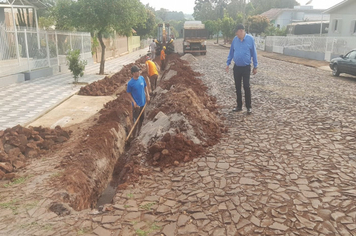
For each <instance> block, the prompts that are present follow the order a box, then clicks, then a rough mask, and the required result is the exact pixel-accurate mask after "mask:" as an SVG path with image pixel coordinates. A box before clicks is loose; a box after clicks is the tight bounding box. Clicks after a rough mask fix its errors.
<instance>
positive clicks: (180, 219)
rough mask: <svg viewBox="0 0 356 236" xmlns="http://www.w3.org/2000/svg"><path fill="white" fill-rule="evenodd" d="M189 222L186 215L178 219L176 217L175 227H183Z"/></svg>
mask: <svg viewBox="0 0 356 236" xmlns="http://www.w3.org/2000/svg"><path fill="white" fill-rule="evenodd" d="M189 220H190V217H189V216H187V215H183V214H182V215H180V216H179V217H178V222H177V225H178V227H181V226H183V225H186V223H187V222H188V221H189Z"/></svg>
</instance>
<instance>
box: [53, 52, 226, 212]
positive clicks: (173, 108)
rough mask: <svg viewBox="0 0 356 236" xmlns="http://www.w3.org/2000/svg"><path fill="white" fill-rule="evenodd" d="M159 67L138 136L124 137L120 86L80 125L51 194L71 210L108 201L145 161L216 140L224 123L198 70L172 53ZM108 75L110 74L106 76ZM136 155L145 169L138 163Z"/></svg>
mask: <svg viewBox="0 0 356 236" xmlns="http://www.w3.org/2000/svg"><path fill="white" fill-rule="evenodd" d="M129 72H130V68H129V66H127V67H124V69H123V71H121V72H119V73H118V74H117V75H116V79H117V80H118V81H119V82H117V84H118V85H119V87H121V86H122V85H124V84H125V82H122V81H126V80H127V77H128V76H127V75H128V73H129ZM161 73H162V76H161V79H159V80H158V81H157V82H159V83H158V85H160V87H161V88H160V89H159V90H157V91H156V92H155V94H156V95H155V96H153V97H152V99H151V102H150V103H149V106H147V107H146V110H145V113H146V115H145V122H144V123H145V124H146V123H148V122H151V124H150V125H147V126H146V125H144V126H142V128H141V132H140V133H142V137H141V136H140V140H138V139H137V138H135V139H134V138H130V139H131V140H130V139H129V140H128V142H125V139H126V136H127V134H128V132H129V131H130V130H128V129H131V127H132V125H133V124H132V113H131V109H132V108H131V107H132V105H131V101H130V100H129V99H128V98H127V96H128V95H127V93H125V92H126V91H122V92H120V94H116V96H117V97H118V98H117V99H115V100H112V101H110V102H108V103H107V104H105V109H102V110H101V111H100V115H99V116H98V118H97V119H96V120H94V121H95V123H94V125H93V126H90V128H89V129H88V130H87V131H85V138H84V140H80V141H79V142H78V145H77V146H76V147H75V148H74V149H75V153H73V154H71V155H68V156H66V158H64V160H63V164H62V165H61V167H62V168H63V169H65V172H64V173H63V175H62V177H61V178H59V179H58V182H59V183H60V184H61V187H62V188H63V191H61V192H59V193H58V194H57V195H56V196H57V200H58V201H61V202H65V203H68V204H69V205H70V206H71V207H72V208H73V209H74V210H77V211H80V210H84V209H88V208H92V209H99V210H101V209H103V206H104V205H106V204H112V203H113V199H114V197H115V195H116V194H117V192H118V190H122V189H125V187H126V186H127V185H128V184H130V183H134V182H136V181H138V180H139V179H140V176H143V175H146V174H147V173H149V172H147V171H149V170H148V169H149V168H150V166H155V167H160V168H166V167H169V166H173V167H174V166H177V165H179V164H180V163H184V162H189V161H192V160H193V159H194V158H196V157H199V156H201V155H202V154H203V153H204V152H205V150H206V147H208V146H213V145H215V144H217V143H218V142H219V139H220V138H221V135H222V133H224V132H225V128H224V126H223V125H222V124H221V122H220V120H219V118H218V117H217V114H218V113H217V109H218V107H217V106H216V98H214V97H211V96H210V95H208V94H207V87H206V86H205V85H204V84H203V82H202V80H200V79H197V78H196V76H200V74H199V73H197V72H194V71H193V70H192V69H191V67H190V66H189V64H188V63H187V62H185V61H184V59H183V60H181V59H180V57H179V56H178V55H172V63H171V64H168V66H167V68H166V69H165V70H164V72H161ZM113 78H115V75H114V76H112V77H110V78H109V79H113ZM109 79H107V80H103V81H102V83H96V84H93V85H92V87H88V88H87V90H84V91H89V92H90V93H91V94H80V95H93V93H95V95H99V96H101V95H103V94H101V91H103V90H102V89H101V88H104V90H105V88H107V87H108V84H112V81H110V80H109ZM161 80H163V81H161ZM95 86H96V87H95ZM109 87H110V86H109ZM158 88H159V87H157V89H158ZM115 89H117V87H116V88H115ZM168 91H169V92H168ZM99 92H100V93H99ZM109 92H112V91H109ZM156 96H157V97H156ZM187 104H190V105H189V106H187ZM144 129H145V130H144ZM136 142H138V143H136ZM146 148H147V149H146ZM142 157H144V159H145V162H147V165H146V163H145V166H147V167H149V168H148V169H147V168H146V167H143V166H142V165H141V164H142ZM141 167H143V168H141Z"/></svg>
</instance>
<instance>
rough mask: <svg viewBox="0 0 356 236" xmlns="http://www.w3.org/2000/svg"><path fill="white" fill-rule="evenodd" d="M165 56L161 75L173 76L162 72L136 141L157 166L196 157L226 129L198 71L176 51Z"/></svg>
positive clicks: (173, 163)
mask: <svg viewBox="0 0 356 236" xmlns="http://www.w3.org/2000/svg"><path fill="white" fill-rule="evenodd" d="M167 58H168V60H169V65H168V66H167V68H169V71H166V72H165V75H170V74H172V75H173V76H169V78H168V79H166V78H165V76H163V78H162V80H161V81H160V83H159V87H158V88H157V89H156V90H155V96H154V98H153V101H152V103H151V104H150V105H149V106H148V108H147V110H148V111H147V119H148V121H147V120H146V124H145V125H144V127H142V130H141V134H140V136H139V140H141V142H136V143H137V145H138V146H140V145H142V146H143V147H144V148H145V149H146V150H147V157H146V158H147V161H148V162H149V163H150V164H152V165H155V166H160V167H168V166H171V165H178V164H179V163H181V162H188V161H191V160H192V159H194V158H196V157H199V156H200V155H201V154H202V153H204V152H205V147H207V146H211V145H215V144H216V143H218V142H219V140H220V138H221V135H222V133H223V132H225V131H226V130H225V127H224V126H223V125H222V123H221V122H220V120H219V118H218V117H217V115H218V111H217V108H218V107H217V105H216V99H215V98H214V97H211V96H209V95H208V93H207V87H206V86H205V85H204V84H203V82H202V81H201V80H200V79H197V78H196V77H198V76H201V74H199V73H197V72H194V71H193V70H192V68H191V67H190V66H189V64H188V62H187V61H185V60H181V59H180V58H179V55H177V54H171V55H168V57H167ZM170 72H174V73H170ZM175 72H176V73H175ZM137 148H138V147H137ZM133 161H134V162H135V160H133ZM136 162H138V161H136Z"/></svg>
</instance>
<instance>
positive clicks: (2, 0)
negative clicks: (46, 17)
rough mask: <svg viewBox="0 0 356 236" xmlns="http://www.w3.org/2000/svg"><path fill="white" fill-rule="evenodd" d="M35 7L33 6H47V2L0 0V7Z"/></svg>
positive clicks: (39, 0)
mask: <svg viewBox="0 0 356 236" xmlns="http://www.w3.org/2000/svg"><path fill="white" fill-rule="evenodd" d="M11 6H14V7H35V8H39V9H41V8H47V7H49V6H48V5H47V4H45V3H43V2H42V1H41V0H0V7H11Z"/></svg>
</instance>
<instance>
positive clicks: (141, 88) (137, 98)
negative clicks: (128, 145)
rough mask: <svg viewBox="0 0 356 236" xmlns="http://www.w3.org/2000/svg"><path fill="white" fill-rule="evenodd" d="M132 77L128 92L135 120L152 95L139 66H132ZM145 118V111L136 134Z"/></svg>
mask: <svg viewBox="0 0 356 236" xmlns="http://www.w3.org/2000/svg"><path fill="white" fill-rule="evenodd" d="M131 74H132V78H131V80H130V81H129V82H128V84H127V90H126V91H127V92H128V93H129V95H130V100H131V103H132V109H133V121H134V122H135V121H136V120H137V118H138V116H139V115H140V113H141V111H142V109H143V108H144V106H145V104H146V101H147V102H149V101H150V95H149V93H148V88H147V85H146V81H145V78H143V76H140V68H138V67H137V66H133V67H131ZM143 119H144V113H142V115H141V117H140V120H139V122H138V124H137V129H136V134H138V133H139V132H140V129H141V126H142V122H143Z"/></svg>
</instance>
